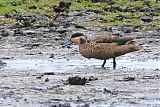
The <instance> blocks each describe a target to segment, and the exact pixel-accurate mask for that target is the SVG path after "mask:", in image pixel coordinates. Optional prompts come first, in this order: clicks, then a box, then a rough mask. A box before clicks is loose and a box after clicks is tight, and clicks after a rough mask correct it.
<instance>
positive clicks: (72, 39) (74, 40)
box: [71, 38, 80, 44]
mask: <svg viewBox="0 0 160 107" xmlns="http://www.w3.org/2000/svg"><path fill="white" fill-rule="evenodd" d="M71 41H72V42H73V43H75V44H79V43H80V42H79V39H77V38H71Z"/></svg>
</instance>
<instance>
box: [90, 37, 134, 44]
mask: <svg viewBox="0 0 160 107" xmlns="http://www.w3.org/2000/svg"><path fill="white" fill-rule="evenodd" d="M136 38H137V37H118V36H115V35H107V36H97V37H95V38H94V39H92V40H91V41H90V42H95V43H116V44H117V45H124V44H126V43H128V42H129V41H132V40H133V39H136Z"/></svg>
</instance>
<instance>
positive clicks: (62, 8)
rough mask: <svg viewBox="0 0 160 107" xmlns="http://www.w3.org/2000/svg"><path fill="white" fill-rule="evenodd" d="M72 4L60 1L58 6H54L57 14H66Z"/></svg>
mask: <svg viewBox="0 0 160 107" xmlns="http://www.w3.org/2000/svg"><path fill="white" fill-rule="evenodd" d="M70 5H71V2H67V1H60V2H59V4H58V5H54V6H53V9H54V11H55V12H57V13H59V12H64V11H65V10H66V9H69V7H70Z"/></svg>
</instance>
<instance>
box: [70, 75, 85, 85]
mask: <svg viewBox="0 0 160 107" xmlns="http://www.w3.org/2000/svg"><path fill="white" fill-rule="evenodd" d="M67 82H68V84H70V85H85V84H86V83H87V78H85V77H83V78H82V77H78V76H75V77H69V78H68V80H67Z"/></svg>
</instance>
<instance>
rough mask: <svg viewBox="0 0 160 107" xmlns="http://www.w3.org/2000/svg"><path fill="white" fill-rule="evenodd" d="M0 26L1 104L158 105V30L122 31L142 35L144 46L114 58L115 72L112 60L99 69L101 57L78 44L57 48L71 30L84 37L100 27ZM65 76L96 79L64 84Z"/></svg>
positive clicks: (97, 32) (27, 106) (3, 106)
mask: <svg viewBox="0 0 160 107" xmlns="http://www.w3.org/2000/svg"><path fill="white" fill-rule="evenodd" d="M66 22H67V21H66ZM0 30H1V31H0V32H1V37H0V38H1V42H0V50H1V51H0V59H1V61H3V62H5V63H6V64H1V69H0V78H1V79H0V80H1V81H0V106H1V107H107V106H108V107H124V106H126V107H131V106H132V107H135V106H136V107H159V106H160V83H159V81H160V60H159V59H160V31H158V30H155V31H146V32H136V33H135V32H131V33H123V32H122V34H123V35H136V36H137V35H138V36H139V35H140V36H144V38H141V39H138V40H136V41H137V42H138V43H139V44H141V45H142V46H143V49H142V50H140V51H137V52H133V53H129V54H126V55H123V56H121V57H118V58H117V69H116V70H113V69H112V59H111V60H108V61H107V64H106V68H105V69H102V68H101V64H102V61H99V60H94V59H91V60H89V59H86V58H84V57H82V56H81V55H80V54H79V52H78V47H77V46H71V47H70V48H62V45H63V43H64V42H65V39H66V38H67V37H69V36H70V35H71V34H72V33H75V32H83V33H85V34H87V36H89V37H92V36H95V35H102V34H108V33H109V32H107V31H102V30H101V29H100V28H94V27H93V28H92V27H90V28H87V29H83V28H75V26H73V25H70V26H69V27H65V28H64V25H59V26H58V27H57V26H56V27H55V26H54V27H46V26H38V27H37V26H34V27H33V26H32V27H20V28H18V27H15V24H6V25H1V26H0ZM65 30H66V32H67V33H64V32H65ZM115 32H116V31H115ZM112 33H113V32H112ZM118 33H119V32H118ZM120 33H121V32H120ZM48 72H53V74H50V75H49V74H47V73H48ZM70 76H80V77H86V78H96V79H93V80H92V81H89V82H88V83H86V85H68V84H67V82H66V80H67V79H68V77H70Z"/></svg>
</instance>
